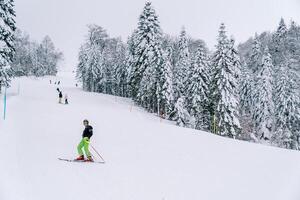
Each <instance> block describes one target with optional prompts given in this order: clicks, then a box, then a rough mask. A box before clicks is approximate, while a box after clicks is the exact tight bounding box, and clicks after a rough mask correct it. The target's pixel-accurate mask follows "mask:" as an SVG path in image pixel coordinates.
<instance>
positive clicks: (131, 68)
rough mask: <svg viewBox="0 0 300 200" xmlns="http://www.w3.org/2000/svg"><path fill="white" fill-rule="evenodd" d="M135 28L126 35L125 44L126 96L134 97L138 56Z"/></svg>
mask: <svg viewBox="0 0 300 200" xmlns="http://www.w3.org/2000/svg"><path fill="white" fill-rule="evenodd" d="M137 32H138V31H137V29H136V30H134V31H133V33H132V34H131V35H130V36H129V37H128V40H127V45H126V61H125V62H126V68H127V74H128V75H127V85H128V96H129V97H132V98H133V97H135V96H136V94H137V90H138V88H137V84H136V83H137V81H138V80H136V78H137V77H138V74H137V72H138V70H137V69H138V65H137V61H138V59H139V56H138V55H136V53H137V50H136V49H137V44H138V41H137Z"/></svg>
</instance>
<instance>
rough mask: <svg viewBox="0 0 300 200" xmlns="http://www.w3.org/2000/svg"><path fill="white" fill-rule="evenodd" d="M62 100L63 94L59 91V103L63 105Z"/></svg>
mask: <svg viewBox="0 0 300 200" xmlns="http://www.w3.org/2000/svg"><path fill="white" fill-rule="evenodd" d="M62 98H63V95H62V92H61V91H59V93H58V103H61V100H62Z"/></svg>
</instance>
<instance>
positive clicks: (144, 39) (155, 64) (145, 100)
mask: <svg viewBox="0 0 300 200" xmlns="http://www.w3.org/2000/svg"><path fill="white" fill-rule="evenodd" d="M135 37H136V39H134V41H135V44H136V45H135V48H134V51H135V52H134V60H133V62H132V63H131V66H130V69H131V72H130V86H131V94H132V97H133V99H134V100H135V101H136V102H138V103H140V104H141V105H143V106H144V107H145V108H147V109H148V110H151V111H157V109H158V106H159V103H160V100H161V91H162V90H161V88H162V84H161V82H160V81H159V80H160V78H161V76H162V71H161V67H162V63H163V55H162V48H161V38H162V33H161V28H160V25H159V21H158V17H157V15H156V13H155V10H154V8H153V7H152V5H151V3H150V2H146V5H145V7H144V9H143V12H142V14H141V15H140V18H139V23H138V28H137V32H136V35H135Z"/></svg>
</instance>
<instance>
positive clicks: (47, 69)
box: [35, 36, 62, 76]
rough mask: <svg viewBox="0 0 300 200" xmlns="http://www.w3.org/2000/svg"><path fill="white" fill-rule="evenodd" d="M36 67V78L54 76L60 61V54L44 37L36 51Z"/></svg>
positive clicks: (46, 37) (49, 40) (47, 37)
mask: <svg viewBox="0 0 300 200" xmlns="http://www.w3.org/2000/svg"><path fill="white" fill-rule="evenodd" d="M36 53H37V62H38V67H37V71H36V74H35V75H36V76H45V75H52V76H54V75H56V73H57V69H58V62H59V61H60V60H61V59H62V53H61V52H58V51H56V49H55V47H54V44H53V42H52V40H51V38H50V37H49V36H45V37H44V39H43V40H42V42H41V44H40V45H39V46H38V48H37V50H36Z"/></svg>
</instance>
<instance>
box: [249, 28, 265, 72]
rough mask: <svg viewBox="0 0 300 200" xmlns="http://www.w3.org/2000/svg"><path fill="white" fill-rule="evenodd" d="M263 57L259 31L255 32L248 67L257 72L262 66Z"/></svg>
mask: <svg viewBox="0 0 300 200" xmlns="http://www.w3.org/2000/svg"><path fill="white" fill-rule="evenodd" d="M261 58H262V52H261V43H260V41H259V38H258V35H257V33H255V37H254V40H253V44H252V51H251V55H250V60H249V64H248V67H249V68H250V69H251V70H252V72H253V73H257V71H258V70H259V67H260V66H261V63H260V62H261Z"/></svg>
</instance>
